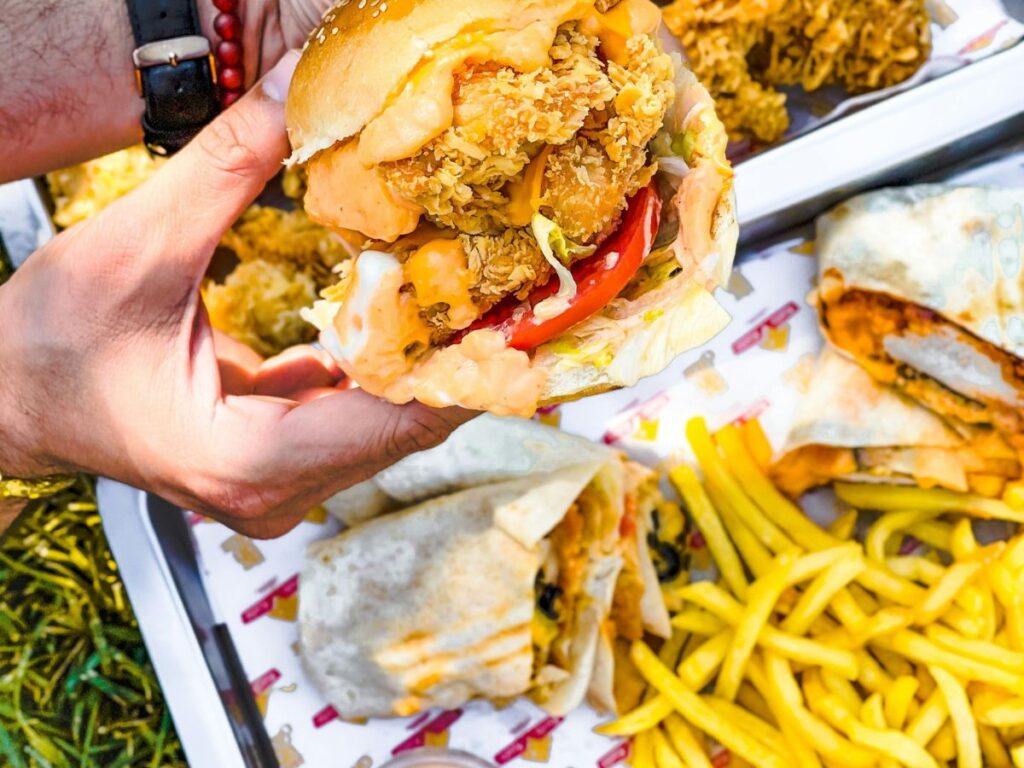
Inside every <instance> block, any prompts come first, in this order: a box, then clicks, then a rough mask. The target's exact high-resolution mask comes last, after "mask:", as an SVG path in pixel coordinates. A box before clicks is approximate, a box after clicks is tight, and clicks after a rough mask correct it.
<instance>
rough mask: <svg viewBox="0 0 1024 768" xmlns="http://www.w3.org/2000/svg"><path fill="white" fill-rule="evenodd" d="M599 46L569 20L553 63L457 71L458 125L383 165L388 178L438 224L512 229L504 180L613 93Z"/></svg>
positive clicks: (465, 229)
mask: <svg viewBox="0 0 1024 768" xmlns="http://www.w3.org/2000/svg"><path fill="white" fill-rule="evenodd" d="M596 49H597V44H596V40H595V39H593V38H588V37H587V36H585V35H582V34H580V33H579V32H578V31H577V30H576V28H575V25H566V26H565V27H563V28H562V29H561V30H560V31H559V33H558V36H557V37H556V39H555V43H554V46H553V47H552V48H551V51H550V55H551V59H552V64H551V67H550V68H545V69H540V70H536V71H533V72H527V73H520V72H516V71H515V70H514V69H512V68H510V67H500V68H495V67H493V66H486V67H485V66H471V67H469V68H468V69H467V70H466V71H464V72H462V73H460V74H459V75H458V77H457V82H456V90H455V94H454V101H455V122H454V124H453V125H452V127H451V128H449V129H448V130H447V131H445V132H444V133H443V134H442V135H441V136H439V137H438V138H436V139H435V140H434V141H432V142H431V143H430V144H428V145H427V146H426V147H424V149H423V150H421V151H420V152H419V153H418V154H417V155H415V156H414V157H411V158H408V159H405V160H399V161H397V162H394V163H387V164H384V165H382V166H381V172H382V173H383V174H384V175H385V178H386V180H387V182H388V183H389V184H390V185H391V187H392V189H394V190H395V191H396V192H397V193H398V194H400V195H402V196H403V197H406V198H408V199H410V200H414V201H416V202H417V203H419V204H420V205H422V206H423V207H424V208H426V210H427V212H428V214H429V215H430V217H431V218H432V219H433V220H434V221H436V222H437V223H438V224H441V225H444V226H449V227H453V228H455V229H458V230H460V231H462V232H469V233H473V234H479V233H496V232H498V231H500V230H501V229H503V228H505V227H507V226H508V225H509V224H508V221H507V218H506V216H505V212H504V208H505V206H506V205H507V203H508V198H507V197H506V195H505V193H504V192H503V191H502V187H504V185H505V183H506V182H507V181H508V180H509V179H511V178H515V177H517V176H519V175H521V173H522V171H523V169H524V168H525V166H526V164H527V163H529V161H530V159H531V158H532V157H533V156H534V155H536V154H537V153H538V152H539V151H540V147H541V145H543V144H562V143H565V142H567V141H569V140H571V139H572V137H573V136H574V135H575V134H576V132H577V131H578V130H579V129H580V128H581V127H582V126H583V123H584V121H585V120H586V118H587V116H588V115H589V114H590V111H591V110H592V109H600V108H602V107H603V106H604V105H605V104H607V103H608V102H609V101H610V100H611V99H612V98H613V97H614V95H615V92H614V89H613V88H612V84H611V81H610V80H609V78H608V75H607V74H606V73H605V71H604V67H603V65H602V62H601V60H600V59H599V58H598V57H597V53H596Z"/></svg>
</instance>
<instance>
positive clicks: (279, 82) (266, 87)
mask: <svg viewBox="0 0 1024 768" xmlns="http://www.w3.org/2000/svg"><path fill="white" fill-rule="evenodd" d="M298 63H299V52H298V51H288V53H286V54H285V55H284V56H282V57H281V60H280V61H279V62H277V64H275V65H274V68H273V69H271V70H270V71H269V72H268V73H267V74H266V77H264V78H263V93H265V94H266V95H267V98H268V99H271V100H273V101H276V102H278V103H284V100H285V98H286V97H287V96H288V86H289V85H290V84H291V82H292V74H293V73H294V72H295V65H296V64H298Z"/></svg>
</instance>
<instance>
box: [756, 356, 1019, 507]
mask: <svg viewBox="0 0 1024 768" xmlns="http://www.w3.org/2000/svg"><path fill="white" fill-rule="evenodd" d="M811 382H812V383H811V387H810V389H809V390H808V392H807V394H806V395H805V396H804V398H803V400H802V401H801V403H800V407H799V409H798V410H797V413H796V416H795V417H794V420H793V424H792V426H791V428H790V432H789V435H788V437H787V438H786V443H785V445H784V447H783V450H782V451H781V453H780V454H779V456H778V457H777V458H776V459H775V461H774V463H773V466H772V468H771V475H772V478H773V480H774V481H775V482H776V484H777V485H778V486H779V487H780V488H781V489H782V490H783V491H785V492H786V493H788V494H789V495H791V496H794V497H796V496H799V495H801V494H802V493H804V492H805V491H807V490H809V489H810V488H812V487H814V486H817V485H823V484H826V483H829V482H832V481H834V480H847V481H858V482H906V483H915V484H917V485H922V486H934V485H939V486H942V487H945V488H949V489H951V490H955V491H968V490H975V491H978V492H986V491H987V492H988V495H998V493H1000V492H1001V491H1002V486H1003V483H1004V481H1005V480H1007V479H1012V478H1015V477H1017V476H1019V474H1020V465H1019V464H1018V462H1017V459H1016V454H1015V452H1014V450H1013V449H1012V448H1011V447H1010V446H1009V445H1008V444H1007V443H1006V442H1005V440H1003V439H1002V438H1001V437H1000V436H999V434H998V433H996V432H995V431H994V430H992V429H991V428H986V427H977V426H971V425H968V424H963V423H958V422H955V421H950V422H947V421H946V420H944V419H942V418H941V417H939V416H938V415H937V414H935V413H933V412H932V411H929V410H928V409H927V408H924V407H923V406H921V405H920V404H918V403H917V402H915V401H913V400H911V399H910V398H908V397H906V396H905V395H903V394H901V393H899V392H898V391H896V390H894V389H892V388H890V387H886V386H884V385H882V384H879V383H878V382H877V381H875V380H874V379H872V378H871V376H870V375H869V374H868V373H867V372H866V371H865V370H864V369H863V368H861V367H860V366H859V365H857V364H856V363H854V362H852V361H850V360H849V359H848V358H846V357H843V356H842V355H841V354H840V353H839V352H837V351H836V350H835V349H833V348H832V347H829V346H826V347H825V349H824V350H823V351H822V353H821V357H820V358H819V359H818V363H817V367H816V369H815V372H814V376H813V378H812V379H811Z"/></svg>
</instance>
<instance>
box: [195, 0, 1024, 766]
mask: <svg viewBox="0 0 1024 768" xmlns="http://www.w3.org/2000/svg"><path fill="white" fill-rule="evenodd" d="M937 5H940V6H942V7H944V8H947V9H948V11H949V13H951V14H952V15H949V16H948V17H947V20H948V24H947V26H946V28H945V29H944V30H943V31H942V32H940V33H939V34H937V35H936V40H935V58H936V59H937V58H938V57H942V56H952V57H961V58H963V57H971V58H973V57H981V56H984V55H988V54H990V53H994V52H996V51H997V50H1000V49H1001V48H1002V47H1005V46H1006V45H1008V44H1009V43H1010V42H1011V41H1013V40H1016V39H1019V38H1020V37H1021V35H1022V33H1024V26H1022V25H1021V24H1019V23H1018V22H1016V21H1013V20H1012V19H1010V18H1009V17H1008V16H1007V15H1006V14H1005V11H1003V9H1002V8H1001V6H1000V5H999V3H997V2H994V0H956V1H955V2H954V1H952V0H950V2H945V3H938V4H937ZM933 15H934V14H933ZM961 63H962V62H961ZM819 114H821V113H819ZM1019 150H1020V151H1018V152H1016V153H1007V154H1006V156H1005V157H1004V158H1003V159H1001V160H1000V161H998V162H995V163H992V164H989V165H986V166H984V167H983V168H978V169H975V170H973V171H971V172H969V173H966V174H964V175H962V176H961V177H958V178H957V179H956V181H959V182H961V183H973V184H985V183H989V184H992V183H1002V184H1024V164H1022V163H1021V159H1022V158H1024V145H1021V147H1020V148H1019ZM810 232H811V230H810V229H807V230H804V232H803V234H802V235H801V234H799V233H798V234H796V235H794V236H792V237H790V238H788V239H786V240H783V241H780V242H779V243H777V244H775V245H773V246H772V247H769V248H767V249H765V250H763V251H762V252H759V253H757V254H753V255H751V254H746V255H745V258H743V259H742V260H741V261H740V263H739V264H738V266H737V267H736V268H735V269H734V271H733V275H732V278H731V279H730V281H729V283H728V285H727V286H726V287H725V288H723V289H720V290H719V291H718V292H717V298H718V299H719V301H720V302H721V303H722V305H723V307H724V308H725V309H726V311H728V312H729V314H730V315H731V316H732V318H733V320H732V323H731V324H730V325H729V326H728V327H727V328H726V329H725V330H724V331H723V332H722V333H720V334H719V335H718V336H717V337H716V338H714V339H713V340H712V341H711V342H709V343H708V344H706V345H705V346H703V347H701V348H699V349H696V350H693V351H690V352H688V353H686V354H685V355H683V356H681V357H680V358H679V359H677V360H676V361H675V362H673V363H672V364H671V365H670V366H669V367H668V368H667V369H666V370H664V371H662V372H661V373H660V374H658V375H656V376H653V377H650V378H648V379H644V380H642V381H640V382H639V383H638V384H637V385H636V386H634V387H632V388H630V389H628V390H620V391H617V392H610V393H607V394H604V395H599V396H596V397H592V398H588V399H587V400H584V401H582V402H578V403H571V404H568V405H563V406H558V407H556V408H552V409H546V410H545V411H543V412H541V413H539V414H538V416H537V418H538V419H540V420H542V421H544V422H546V423H549V424H552V425H555V426H560V427H561V428H562V429H564V430H566V431H569V432H573V433H576V434H579V435H582V436H584V437H587V438H589V439H592V440H597V441H603V442H604V443H606V444H609V445H612V446H614V447H617V448H621V449H622V450H625V451H627V452H628V453H630V454H631V455H632V456H634V457H635V458H637V459H638V460H641V461H643V462H645V463H647V464H649V465H651V466H658V465H668V464H671V463H672V462H674V461H677V460H680V459H683V458H690V457H689V456H688V448H687V446H686V439H685V435H684V427H685V423H686V421H687V419H688V418H689V417H691V416H694V415H697V414H700V415H703V416H705V417H706V418H707V419H708V423H709V426H710V427H711V428H712V429H715V428H718V427H720V426H722V425H724V424H726V423H728V422H734V421H743V420H745V419H751V418H755V417H756V418H758V419H759V420H760V422H761V424H762V426H763V427H764V428H765V431H766V432H767V434H768V437H769V439H770V440H771V442H772V444H773V446H775V447H776V448H778V447H780V446H781V445H782V443H783V441H784V439H785V435H786V431H787V429H788V426H789V423H790V420H791V418H792V415H793V413H794V411H795V408H796V406H797V404H798V402H799V400H800V397H801V396H802V394H803V393H804V392H805V391H806V390H807V387H808V386H809V385H810V381H811V376H812V372H813V369H814V361H815V358H816V356H817V354H818V351H819V350H820V348H821V345H822V340H821V338H820V336H819V333H818V329H817V321H816V316H815V312H814V310H813V309H812V308H811V307H810V306H809V305H808V304H807V295H808V293H809V292H810V290H811V289H812V287H813V284H814V281H815V276H816V264H815V260H814V247H813V242H811V241H810V239H809V237H810ZM812 513H813V512H812ZM191 522H192V531H193V534H194V539H195V543H196V546H197V552H198V555H199V560H200V563H201V568H202V575H203V579H204V583H205V587H206V591H207V593H208V595H209V597H210V601H211V604H212V607H213V610H214V613H215V616H216V619H217V621H220V622H223V623H225V624H226V625H227V627H228V629H229V631H230V633H231V637H232V639H233V641H234V644H235V646H236V649H237V651H238V655H239V658H240V659H241V662H242V665H243V667H244V669H245V672H246V675H247V677H248V679H249V681H250V684H251V687H252V691H253V694H254V695H255V698H256V702H257V704H258V706H259V709H260V712H261V714H262V715H263V717H264V725H265V727H266V730H267V733H268V734H269V736H270V738H271V741H272V743H273V745H274V749H275V752H276V754H277V758H278V761H279V763H280V765H281V766H282V768H298V767H299V766H308V767H309V768H328V767H329V768H348V767H350V766H351V767H353V768H374V767H375V766H380V765H383V764H384V763H386V762H387V761H389V760H390V759H392V758H393V757H394V756H396V755H398V754H401V753H403V752H407V751H409V750H412V749H415V748H417V747H423V746H444V747H448V748H451V749H457V750H463V751H466V752H469V753H472V754H474V755H477V756H479V757H481V758H482V759H484V760H486V761H488V762H490V763H492V764H495V765H498V766H504V765H508V764H512V763H516V764H517V765H528V764H531V763H534V764H542V765H550V766H555V767H558V768H563V767H565V766H573V768H585V767H586V766H596V767H597V768H610V767H611V766H614V765H619V764H624V763H625V762H626V761H627V760H628V759H629V756H630V744H629V742H628V740H623V739H615V738H608V737H605V736H601V735H599V734H596V733H594V731H593V729H594V727H595V726H596V725H598V724H599V723H601V722H604V721H606V720H608V719H610V718H609V716H607V715H598V714H597V713H595V712H594V711H592V710H591V709H589V708H587V707H583V708H580V709H578V710H577V711H575V712H573V713H571V714H570V715H569V716H567V717H565V718H558V717H551V716H549V715H547V714H546V713H545V712H544V711H543V710H541V709H540V708H539V707H537V706H535V705H534V704H533V703H531V702H530V701H528V700H527V699H517V700H514V701H511V702H507V703H505V704H503V705H500V706H495V705H492V704H489V703H486V702H472V703H470V704H467V705H466V706H464V707H461V708H459V709H455V710H445V711H441V710H432V711H429V712H424V713H421V714H419V715H415V716H413V717H408V718H397V719H389V720H371V721H368V722H348V721H344V720H342V719H341V718H340V717H339V716H338V715H337V713H336V712H335V711H334V710H333V709H332V708H331V707H330V706H328V705H327V703H326V702H325V701H324V699H323V698H322V696H321V695H320V694H319V693H318V691H317V689H316V687H315V686H314V684H313V682H312V680H310V679H309V678H308V677H307V676H306V675H305V673H304V672H303V670H302V666H301V663H300V659H299V656H298V651H299V646H298V638H299V634H298V626H297V623H296V617H297V601H298V572H299V570H300V568H301V565H302V558H303V553H304V551H305V549H306V547H307V545H308V544H310V543H311V542H313V541H315V540H318V539H321V538H325V537H329V536H333V535H334V534H336V533H337V531H338V524H337V523H336V522H335V521H334V520H333V519H332V518H331V517H330V516H329V515H328V514H327V513H326V512H325V511H323V510H320V509H318V510H314V511H313V512H311V513H310V514H309V515H308V516H307V518H306V520H305V521H304V522H303V523H301V524H300V525H299V526H298V527H297V528H296V529H295V530H294V531H292V532H291V533H290V534H288V535H287V536H284V537H282V538H280V539H277V540H274V541H253V540H250V539H248V538H246V537H244V536H241V535H239V534H236V533H234V532H232V531H231V530H229V529H227V528H225V527H224V526H222V525H220V524H218V523H214V522H210V521H208V520H206V519H204V518H201V517H199V516H195V515H193V516H191ZM689 555H690V565H691V568H692V569H694V570H695V571H697V572H702V571H703V572H707V570H708V569H709V567H710V564H711V563H710V557H709V555H708V553H707V551H706V549H705V548H703V546H702V544H701V542H700V539H699V537H693V538H692V539H691V541H690V552H689ZM517 761H518V762H517Z"/></svg>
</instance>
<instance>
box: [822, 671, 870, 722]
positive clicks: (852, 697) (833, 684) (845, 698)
mask: <svg viewBox="0 0 1024 768" xmlns="http://www.w3.org/2000/svg"><path fill="white" fill-rule="evenodd" d="M820 675H821V682H822V684H823V685H824V686H825V689H826V690H827V691H828V692H829V693H831V694H834V695H835V696H838V697H839V700H840V701H842V702H843V706H844V707H846V708H847V709H848V710H850V711H851V712H860V708H861V707H862V706H863V705H864V702H863V700H862V699H861V697H860V694H859V693H858V692H857V688H856V687H855V686H854V685H853V683H851V682H850V681H849V680H847V679H846V678H845V677H841V676H839V675H837V674H835V673H834V672H830V671H829V670H827V669H823V670H821V672H820Z"/></svg>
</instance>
